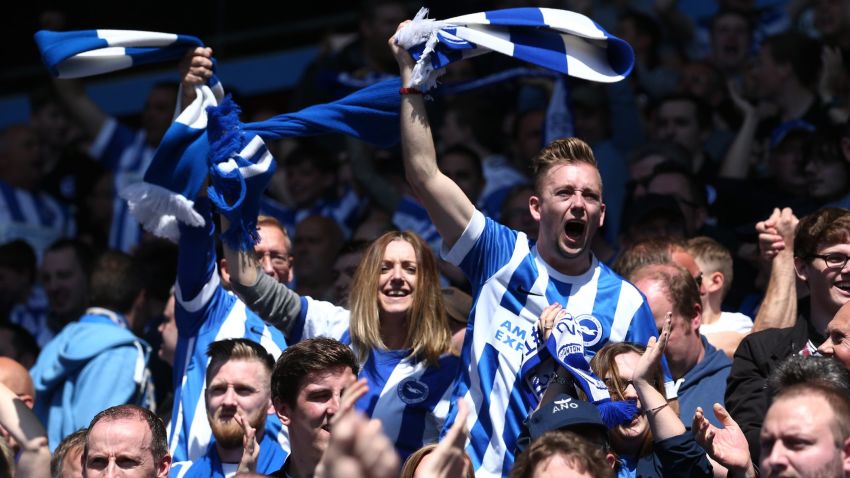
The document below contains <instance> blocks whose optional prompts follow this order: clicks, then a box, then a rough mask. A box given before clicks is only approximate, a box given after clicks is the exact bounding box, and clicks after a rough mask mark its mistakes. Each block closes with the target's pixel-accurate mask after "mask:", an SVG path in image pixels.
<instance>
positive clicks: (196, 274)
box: [169, 200, 289, 462]
mask: <svg viewBox="0 0 850 478" xmlns="http://www.w3.org/2000/svg"><path fill="white" fill-rule="evenodd" d="M196 207H197V208H198V210H199V213H200V215H201V216H202V217H204V218H205V219H206V221H205V225H204V226H200V227H191V226H186V225H183V226H181V237H180V242H179V246H180V247H179V251H180V253H179V255H178V264H177V266H178V267H177V287H176V288H175V289H176V290H175V299H176V301H175V321H176V324H177V333H178V335H177V350H176V352H175V354H174V372H173V373H174V374H173V380H174V382H173V384H174V405H173V409H172V415H171V424H170V428H169V444H170V446H169V450H170V452H171V455H172V456H173V458H174V461H175V462H178V461H195V460H197V459H198V458H200V457H201V456H203V455H204V454H205V453H206V452H207V448H208V446H209V444H210V439H211V437H212V431H211V430H210V426H209V422H208V421H207V410H206V406H205V401H204V389H205V388H206V370H207V364H208V363H209V358H208V357H207V348H208V347H209V344H211V343H212V342H215V341H217V340H223V339H230V338H246V339H250V340H253V341H255V342H257V343H259V344H260V345H262V346H263V347H264V348H265V349H266V350H267V351H268V352H269V353H270V354H272V355H273V356H274V357H275V359H277V357H279V356H280V353H281V351H282V350H284V349H285V348H286V340H285V339H284V337H283V334H282V333H281V332H280V331H279V330H277V329H276V328H274V327H271V326H269V325H268V324H267V323H265V322H264V321H263V320H262V319H261V318H260V317H259V316H257V314H255V313H254V312H252V311H251V310H250V309H248V308H247V307H246V306H245V303H244V302H242V301H241V300H239V299H238V298H237V297H236V296H235V295H234V294H232V293H230V292H227V291H225V290H224V289H223V288H222V286H221V282H220V279H219V276H218V270H217V267H216V254H215V234H214V228H213V225H212V221H211V219H212V213H211V208H210V204H209V201H208V200H199V201H198V203H197V205H196ZM266 433H267V434H268V435H269V436H270V437H273V438H274V440H275V441H276V442H277V443H278V444H279V445H280V446H281V447H282V448H283V449H284V450H285V451H286V452H287V453H288V452H289V439H288V435H287V432H286V429H285V428H283V426H282V425H281V423H280V420H279V419H278V418H277V416H276V415H270V416H269V417H268V418H267V420H266Z"/></svg>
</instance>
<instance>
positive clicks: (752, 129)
mask: <svg viewBox="0 0 850 478" xmlns="http://www.w3.org/2000/svg"><path fill="white" fill-rule="evenodd" d="M727 87H728V88H729V96H730V98H732V102H733V103H735V106H736V107H737V108H738V110H740V111H741V113H742V114H743V115H744V122H743V123H742V124H741V129H739V130H738V134H737V135H736V136H735V140H734V141H733V142H732V145H731V146H730V147H729V151H727V152H726V157H725V158H724V159H723V163H722V164H721V165H720V172H719V173H718V175H719V176H720V177H723V178H731V179H746V177H747V175H748V174H749V171H750V165H751V161H750V159H751V156H752V151H753V143H755V137H756V129H757V128H758V124H759V120H760V116H759V111H758V107H757V106H754V105H751V104H750V103H749V102H747V100H746V99H745V98H744V97H743V96H742V95H741V91H740V88H739V87H738V86H737V85H736V84H734V83H732V82H729V83H728V85H727Z"/></svg>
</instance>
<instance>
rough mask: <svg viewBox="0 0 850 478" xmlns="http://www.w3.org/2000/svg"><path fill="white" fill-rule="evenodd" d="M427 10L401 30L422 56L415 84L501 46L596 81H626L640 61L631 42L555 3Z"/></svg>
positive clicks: (406, 44) (427, 83) (401, 38)
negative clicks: (442, 15) (449, 13)
mask: <svg viewBox="0 0 850 478" xmlns="http://www.w3.org/2000/svg"><path fill="white" fill-rule="evenodd" d="M427 13H428V11H427V9H424V8H423V9H422V10H420V11H419V13H418V14H417V15H416V17H415V18H414V20H413V21H412V22H411V23H409V24H408V25H407V26H405V28H403V29H401V30H399V31H398V32H397V33H396V41H397V42H398V44H399V45H400V46H402V47H403V48H405V49H407V50H408V51H409V52H410V53H411V55H412V56H413V58H414V59H415V60H417V62H416V67H415V68H414V70H413V78H412V79H411V82H412V85H411V86H421V87H424V88H426V89H427V88H430V87H432V86H434V84H435V83H436V79H437V76H438V75H439V73H440V70H442V69H444V68H445V67H446V65H448V64H450V63H452V62H455V61H458V60H462V59H465V58H471V57H473V56H478V55H481V54H484V53H489V52H491V51H495V52H498V53H501V54H503V55H508V56H511V57H514V58H516V59H518V60H523V61H526V62H528V63H531V64H534V65H537V66H541V67H543V68H547V69H549V70H552V71H557V72H559V73H563V74H565V75H570V76H574V77H577V78H583V79H585V80H590V81H598V82H604V83H610V82H615V81H620V80H622V79H623V78H625V77H626V76H628V74H629V73H630V72H631V70H632V67H633V66H634V52H633V51H632V48H631V46H629V44H628V43H626V42H625V41H623V40H621V39H619V38H617V37H615V36H613V35H611V34H610V33H608V32H606V31H605V29H603V28H602V27H601V26H599V25H598V24H596V22H594V21H593V20H591V19H589V18H587V17H586V16H584V15H581V14H579V13H575V12H570V11H566V10H555V9H551V8H530V7H529V8H510V9H505V10H493V11H488V12H481V13H473V14H470V15H462V16H459V17H454V18H449V19H447V20H442V21H436V20H429V19H426V18H425V16H426V15H427Z"/></svg>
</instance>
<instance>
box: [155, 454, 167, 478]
mask: <svg viewBox="0 0 850 478" xmlns="http://www.w3.org/2000/svg"><path fill="white" fill-rule="evenodd" d="M169 471H171V455H169V454H167V453H166V454H165V456H164V457H162V460H159V463H157V464H156V478H168V472H169Z"/></svg>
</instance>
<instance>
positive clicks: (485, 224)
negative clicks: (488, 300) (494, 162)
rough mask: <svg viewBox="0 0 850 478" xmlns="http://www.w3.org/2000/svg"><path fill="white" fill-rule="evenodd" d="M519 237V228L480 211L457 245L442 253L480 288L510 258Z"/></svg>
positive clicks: (475, 287)
mask: <svg viewBox="0 0 850 478" xmlns="http://www.w3.org/2000/svg"><path fill="white" fill-rule="evenodd" d="M523 237H524V235H523ZM518 238H519V234H518V233H517V232H516V231H514V230H512V229H510V228H508V227H506V226H503V225H501V224H499V223H498V222H496V221H494V220H492V219H489V218H487V217H485V216H484V214H482V213H481V211H478V210H476V211H475V212H474V213H473V215H472V219H470V220H469V224H467V226H466V229H465V230H464V231H463V234H461V236H460V238H458V240H457V242H455V244H454V246H452V247H451V249H447V248H446V247H445V245H444V246H443V250H442V256H443V258H444V259H445V260H447V261H448V262H451V263H452V264H454V265H456V266H458V267H460V268H461V270H463V272H464V274H466V277H467V278H468V279H469V281H470V283H472V287H473V289H477V288H479V287H480V286H481V285H483V284H484V283H485V282H486V281H487V279H489V278H490V277H491V276H492V275H493V274H495V273H496V272H497V271H498V270H499V269H501V268H502V267H503V266H504V265H505V264H507V263H508V262H509V261H510V259H511V256H512V255H513V253H514V249H515V247H516V244H517V240H518Z"/></svg>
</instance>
